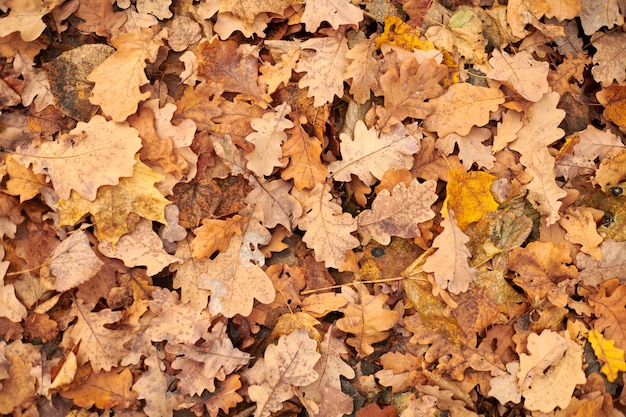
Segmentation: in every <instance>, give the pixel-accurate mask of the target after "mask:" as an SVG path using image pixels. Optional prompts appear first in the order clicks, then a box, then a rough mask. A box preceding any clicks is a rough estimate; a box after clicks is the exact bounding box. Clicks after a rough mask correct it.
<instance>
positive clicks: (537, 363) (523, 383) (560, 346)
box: [517, 329, 567, 390]
mask: <svg viewBox="0 0 626 417" xmlns="http://www.w3.org/2000/svg"><path fill="white" fill-rule="evenodd" d="M526 349H527V350H528V352H529V354H526V353H522V354H520V370H519V372H518V373H517V384H518V386H519V387H521V388H522V389H523V390H524V389H527V388H528V387H529V386H530V384H531V382H532V379H533V378H534V377H535V376H536V375H543V374H544V372H545V371H546V369H548V367H550V366H552V365H555V364H557V363H558V362H560V361H561V360H562V359H563V355H564V354H565V351H566V350H567V340H566V339H565V338H564V337H563V336H561V335H559V334H558V333H556V332H553V331H551V330H548V329H546V330H544V331H543V332H541V334H540V335H538V334H536V333H531V334H530V335H529V336H528V340H527V342H526Z"/></svg>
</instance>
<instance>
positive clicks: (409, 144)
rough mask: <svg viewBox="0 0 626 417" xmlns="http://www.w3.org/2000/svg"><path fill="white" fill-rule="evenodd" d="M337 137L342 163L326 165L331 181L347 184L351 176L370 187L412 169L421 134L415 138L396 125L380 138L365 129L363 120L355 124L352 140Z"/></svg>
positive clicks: (375, 133) (372, 131)
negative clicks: (391, 172) (398, 171)
mask: <svg viewBox="0 0 626 417" xmlns="http://www.w3.org/2000/svg"><path fill="white" fill-rule="evenodd" d="M339 137H340V138H341V157H342V159H341V161H334V162H331V163H330V164H329V165H328V170H329V171H330V173H331V174H332V176H333V178H334V179H335V180H337V181H344V182H348V181H351V180H352V177H351V175H352V174H354V175H356V176H357V177H359V179H360V180H361V181H363V182H364V183H365V184H366V185H372V184H373V183H374V182H375V180H376V179H380V178H382V177H383V175H384V174H385V172H387V171H389V170H392V169H399V168H407V169H410V168H411V167H412V166H413V154H415V153H416V152H417V151H418V150H419V143H418V140H419V139H421V132H419V133H417V134H415V135H414V134H412V133H411V132H409V131H408V130H407V129H406V128H405V127H404V125H401V124H398V125H396V126H394V128H393V129H392V130H391V131H389V132H387V133H382V134H381V135H380V136H379V135H378V134H377V132H376V129H374V128H372V129H368V128H367V126H366V125H365V123H364V122H363V121H362V120H358V121H357V122H356V125H355V127H354V138H351V137H349V136H348V135H346V134H345V133H342V134H341V135H339Z"/></svg>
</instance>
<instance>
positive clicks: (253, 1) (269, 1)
mask: <svg viewBox="0 0 626 417" xmlns="http://www.w3.org/2000/svg"><path fill="white" fill-rule="evenodd" d="M303 3H304V0H261V1H257V0H244V1H228V0H222V1H221V2H220V7H219V13H230V14H232V15H233V16H235V17H236V18H237V19H239V20H241V22H242V23H243V24H244V26H245V27H246V28H248V30H252V25H253V24H254V20H255V18H256V17H257V15H259V14H261V13H271V14H275V15H279V16H282V15H283V13H284V12H285V9H287V8H288V7H289V6H293V5H297V4H303Z"/></svg>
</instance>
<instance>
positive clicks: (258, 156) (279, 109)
mask: <svg viewBox="0 0 626 417" xmlns="http://www.w3.org/2000/svg"><path fill="white" fill-rule="evenodd" d="M290 111H291V108H290V107H289V105H287V104H286V103H284V104H282V105H280V106H276V108H274V111H270V112H267V113H265V114H264V115H263V118H260V119H256V118H255V119H252V120H251V121H250V125H251V126H252V128H253V129H254V130H255V132H254V133H251V134H249V135H248V136H246V140H247V141H248V142H250V143H252V144H253V145H254V150H253V151H252V152H250V153H247V154H246V159H248V164H247V165H246V166H247V167H248V169H250V170H251V171H252V172H254V173H255V174H257V175H258V176H260V177H262V176H264V175H266V176H268V175H271V174H272V171H273V170H274V168H275V167H282V166H283V165H284V164H283V163H282V162H281V161H280V159H281V158H282V156H283V155H282V149H281V145H282V144H283V142H284V141H285V140H287V134H286V133H285V129H290V128H292V127H293V122H292V121H291V120H289V119H286V118H285V117H286V116H287V114H289V112H290Z"/></svg>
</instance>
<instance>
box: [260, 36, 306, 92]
mask: <svg viewBox="0 0 626 417" xmlns="http://www.w3.org/2000/svg"><path fill="white" fill-rule="evenodd" d="M271 42H272V41H266V42H265V45H266V46H270V45H271ZM273 42H282V41H273ZM288 44H289V47H288V48H285V49H286V50H285V51H284V53H281V54H280V62H276V64H275V65H271V64H268V63H264V65H263V66H262V67H260V68H259V72H260V73H261V75H259V82H262V83H265V84H266V85H267V92H268V94H273V93H274V92H275V91H276V90H277V89H278V87H280V85H281V84H283V85H285V86H287V85H288V84H289V80H290V79H291V72H292V71H293V70H295V69H296V65H297V63H298V59H300V52H301V51H300V47H299V45H298V44H297V43H296V44H295V45H293V42H288ZM277 61H278V60H277Z"/></svg>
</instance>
